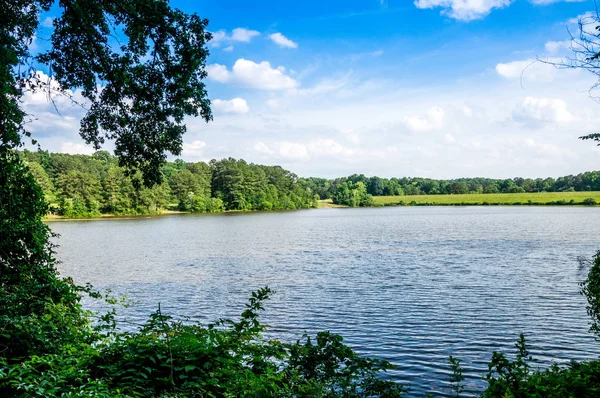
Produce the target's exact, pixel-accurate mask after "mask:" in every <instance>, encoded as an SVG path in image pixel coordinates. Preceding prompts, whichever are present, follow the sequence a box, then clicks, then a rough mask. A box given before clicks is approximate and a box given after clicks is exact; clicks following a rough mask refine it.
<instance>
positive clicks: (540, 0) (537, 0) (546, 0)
mask: <svg viewBox="0 0 600 398" xmlns="http://www.w3.org/2000/svg"><path fill="white" fill-rule="evenodd" d="M584 1H587V0H529V2H530V3H532V4H535V5H536V6H547V5H548V4H552V3H560V2H565V3H582V2H584Z"/></svg>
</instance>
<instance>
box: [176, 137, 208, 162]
mask: <svg viewBox="0 0 600 398" xmlns="http://www.w3.org/2000/svg"><path fill="white" fill-rule="evenodd" d="M205 148H206V142H204V141H200V140H197V141H194V142H192V143H191V144H187V143H185V142H184V143H183V150H182V151H181V154H182V155H183V156H189V157H192V158H199V157H202V156H203V155H204V150H205Z"/></svg>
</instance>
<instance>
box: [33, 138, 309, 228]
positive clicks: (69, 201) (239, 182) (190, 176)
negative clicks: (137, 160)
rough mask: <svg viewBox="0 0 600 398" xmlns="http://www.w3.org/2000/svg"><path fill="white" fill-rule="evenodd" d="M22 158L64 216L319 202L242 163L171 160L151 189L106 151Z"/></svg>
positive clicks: (271, 170) (298, 185) (301, 187)
mask: <svg viewBox="0 0 600 398" xmlns="http://www.w3.org/2000/svg"><path fill="white" fill-rule="evenodd" d="M21 154H22V156H23V158H24V159H25V160H26V162H27V163H28V165H29V168H30V170H31V172H32V174H33V175H34V177H35V179H36V181H37V182H38V184H39V185H40V186H41V187H42V189H43V190H44V193H45V194H46V199H47V201H48V202H49V203H50V205H51V206H50V207H51V210H52V211H53V212H55V213H58V214H61V215H64V216H65V217H94V216H98V215H100V214H101V213H110V214H117V215H119V214H121V215H124V214H128V215H131V214H152V213H157V212H160V211H161V210H163V209H168V208H170V207H172V206H175V207H176V208H177V209H178V210H182V211H191V212H219V211H223V210H287V209H300V208H309V207H314V206H316V201H317V199H318V197H317V196H316V195H315V193H314V192H313V191H312V190H311V189H310V188H309V187H308V186H307V185H306V183H305V182H301V181H299V179H298V177H297V176H296V175H295V174H293V173H291V172H289V171H287V170H284V169H283V168H281V167H279V166H262V165H257V164H252V163H247V162H246V161H244V160H241V159H240V160H236V159H232V158H229V159H223V160H218V161H217V160H212V161H211V162H210V163H208V164H207V163H204V162H198V163H188V162H184V161H182V160H176V161H175V162H169V163H167V164H166V165H164V166H163V168H162V174H163V177H164V178H163V183H162V184H160V185H156V186H154V187H152V188H147V187H144V185H143V183H142V178H141V175H140V174H139V173H137V174H133V175H131V176H128V175H127V173H126V171H125V169H123V168H121V167H119V165H118V160H117V157H115V156H112V155H111V154H110V153H108V152H106V151H99V152H96V153H95V154H94V155H91V156H88V155H69V154H62V153H50V152H47V151H42V150H38V151H37V152H31V151H27V150H25V151H23V152H22V153H21Z"/></svg>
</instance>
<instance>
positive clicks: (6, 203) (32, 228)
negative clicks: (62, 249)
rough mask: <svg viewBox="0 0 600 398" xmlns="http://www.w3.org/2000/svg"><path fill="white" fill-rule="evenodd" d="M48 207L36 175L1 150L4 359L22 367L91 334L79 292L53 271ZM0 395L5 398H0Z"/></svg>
mask: <svg viewBox="0 0 600 398" xmlns="http://www.w3.org/2000/svg"><path fill="white" fill-rule="evenodd" d="M46 211H47V205H46V203H45V201H44V196H43V193H42V191H41V190H40V188H39V187H38V186H37V184H36V183H35V180H34V177H33V175H32V174H31V173H30V172H29V171H28V168H27V167H26V166H25V165H24V164H23V163H22V162H21V161H20V159H19V156H18V155H17V154H16V153H15V152H14V151H12V150H10V149H6V148H0V308H2V311H0V355H2V356H3V357H5V358H8V359H10V361H19V360H20V359H22V358H26V357H30V356H32V355H40V354H45V353H49V352H52V351H53V350H54V349H56V347H57V345H58V344H59V343H58V341H60V340H61V339H72V340H73V341H76V340H77V339H78V338H76V337H77V336H83V335H85V334H86V333H87V331H86V327H85V326H86V324H87V320H85V319H83V318H81V317H80V314H81V312H82V310H81V306H80V304H79V300H80V295H79V293H80V289H79V288H76V287H75V286H74V285H73V284H72V282H71V281H70V280H68V279H60V278H58V275H57V273H56V270H55V268H54V257H53V246H52V244H51V243H50V241H49V238H50V236H51V232H50V230H49V229H48V227H47V226H46V225H45V224H44V223H42V221H41V217H42V216H43V215H44V214H45V213H46ZM0 395H1V394H0Z"/></svg>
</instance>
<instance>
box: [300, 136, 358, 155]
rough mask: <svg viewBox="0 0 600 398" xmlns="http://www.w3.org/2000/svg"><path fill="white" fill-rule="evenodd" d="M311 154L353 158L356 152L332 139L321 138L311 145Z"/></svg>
mask: <svg viewBox="0 0 600 398" xmlns="http://www.w3.org/2000/svg"><path fill="white" fill-rule="evenodd" d="M309 151H310V153H311V154H314V155H317V156H352V155H354V153H355V151H354V150H353V149H352V148H348V147H346V146H344V145H342V144H340V143H339V142H337V141H335V140H332V139H331V138H321V139H317V140H314V141H312V142H311V143H310V144H309Z"/></svg>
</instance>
